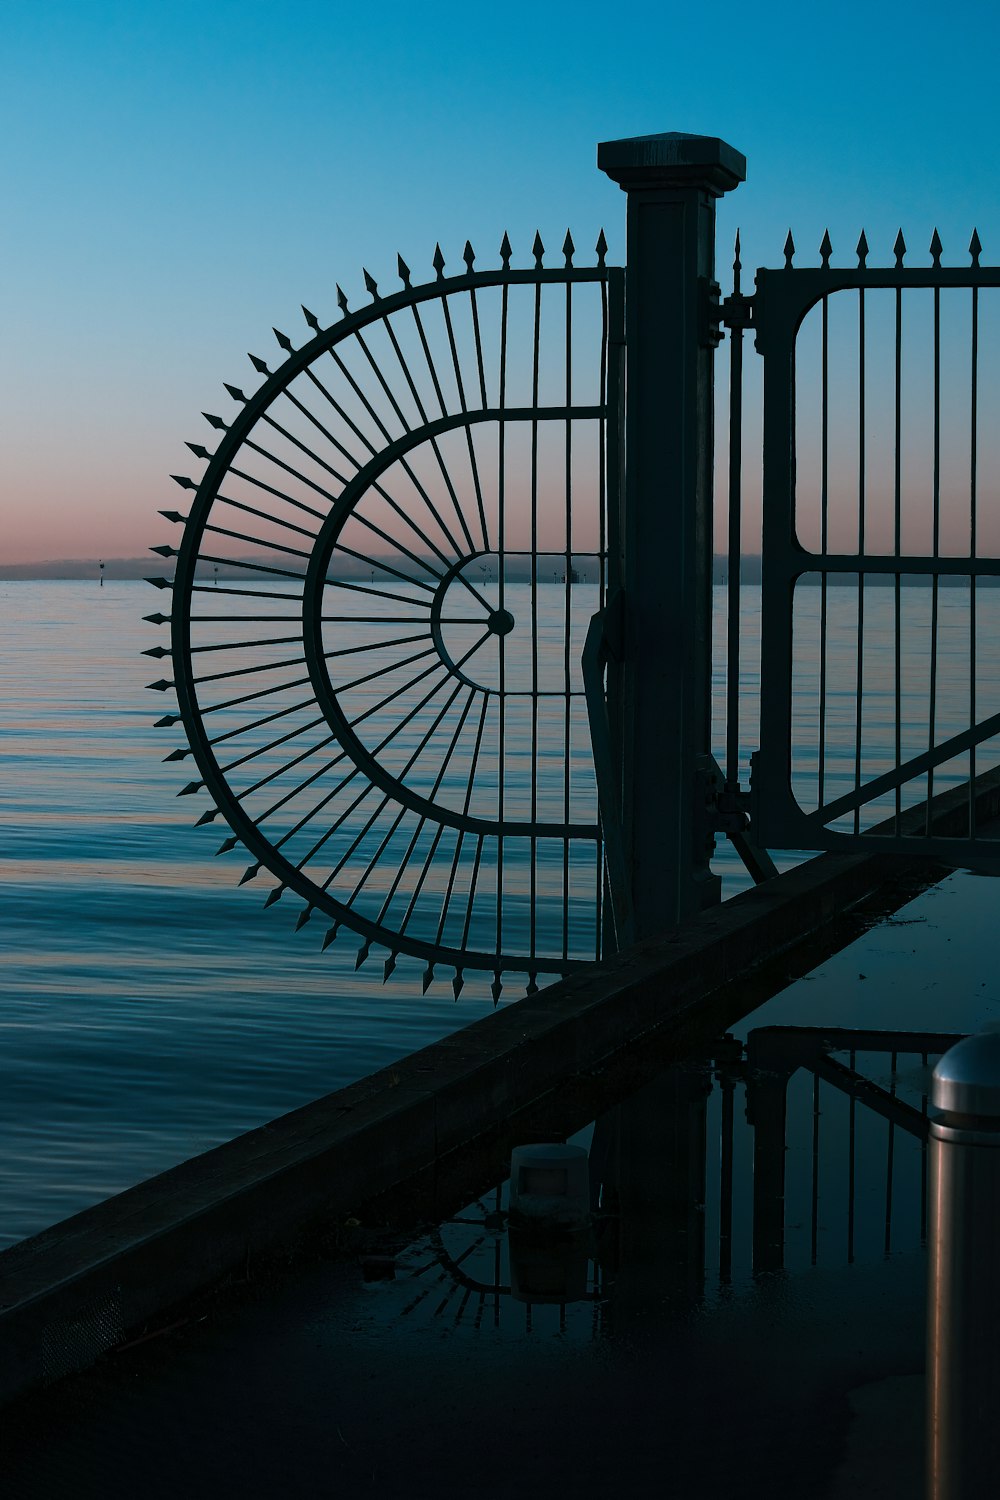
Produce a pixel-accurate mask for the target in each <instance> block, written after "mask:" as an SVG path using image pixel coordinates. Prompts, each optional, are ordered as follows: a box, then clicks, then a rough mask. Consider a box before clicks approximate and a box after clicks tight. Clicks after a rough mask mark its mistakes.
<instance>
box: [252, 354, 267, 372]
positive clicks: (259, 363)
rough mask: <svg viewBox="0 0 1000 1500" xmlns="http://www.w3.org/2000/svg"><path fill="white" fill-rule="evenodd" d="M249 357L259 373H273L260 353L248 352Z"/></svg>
mask: <svg viewBox="0 0 1000 1500" xmlns="http://www.w3.org/2000/svg"><path fill="white" fill-rule="evenodd" d="M247 359H248V360H249V361H250V363H251V364H252V365H253V367H254V369H255V370H256V371H257V374H258V375H270V373H271V372H270V370H269V369H268V368H267V365H266V364H265V363H264V361H263V360H262V359H261V358H259V356H258V355H256V354H249V353H248V354H247Z"/></svg>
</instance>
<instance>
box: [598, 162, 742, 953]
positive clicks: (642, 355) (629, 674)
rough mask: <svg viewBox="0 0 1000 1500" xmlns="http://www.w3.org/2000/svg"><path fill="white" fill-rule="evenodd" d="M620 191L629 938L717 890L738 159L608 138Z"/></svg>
mask: <svg viewBox="0 0 1000 1500" xmlns="http://www.w3.org/2000/svg"><path fill="white" fill-rule="evenodd" d="M597 164H598V167H600V169H601V170H602V171H604V172H606V173H607V174H608V176H609V177H611V178H612V179H613V180H614V181H615V182H617V183H618V184H619V186H620V187H621V188H622V189H623V191H624V192H625V193H627V195H628V211H627V258H626V271H625V299H626V311H625V342H626V406H625V413H626V414H625V493H624V497H623V504H622V513H621V517H620V535H621V538H622V556H621V558H620V559H618V560H617V562H618V564H619V566H620V569H621V574H620V576H621V579H622V588H623V594H624V626H625V630H624V661H623V664H622V705H623V722H622V725H621V744H622V766H621V774H622V782H621V784H622V809H621V811H622V825H623V831H624V841H625V852H626V860H627V866H628V871H629V876H630V879H631V885H632V909H633V913H634V919H635V936H636V937H637V938H644V937H649V936H651V935H652V934H654V933H656V932H662V931H663V930H664V929H665V928H669V927H672V926H676V925H677V924H679V923H680V922H683V921H685V920H688V919H689V918H691V917H693V916H695V915H696V914H697V913H698V912H699V911H700V910H702V908H703V907H705V906H707V905H711V904H713V903H714V902H715V901H717V900H718V899H719V881H718V878H717V877H715V876H713V875H712V873H711V870H710V868H709V859H710V857H711V853H712V844H713V841H712V837H711V831H710V826H709V825H707V824H706V821H705V818H704V810H705V797H704V791H702V793H701V809H700V814H699V807H698V797H699V791H698V787H699V770H700V768H701V766H702V765H703V764H704V763H703V761H702V760H701V757H703V756H705V755H706V754H708V753H709V752H710V750H711V690H712V486H713V438H714V411H713V404H714V373H713V362H714V353H715V349H714V345H715V339H714V338H713V337H712V334H711V330H710V325H709V317H708V313H709V289H710V287H711V285H712V284H713V281H714V272H715V200H716V198H718V197H721V195H722V194H723V193H726V192H728V191H729V190H730V189H731V188H735V187H737V186H738V185H739V183H741V182H742V181H743V180H744V178H745V177H746V161H745V159H744V157H743V156H741V154H740V153H739V152H738V151H736V150H734V149H733V147H732V146H729V145H727V144H726V142H725V141H721V140H718V139H717V138H716V137H714V136H698V135H681V134H677V133H670V134H666V135H649V136H637V137H634V138H632V139H628V140H620V141H604V142H603V143H602V144H601V145H599V146H598V148H597Z"/></svg>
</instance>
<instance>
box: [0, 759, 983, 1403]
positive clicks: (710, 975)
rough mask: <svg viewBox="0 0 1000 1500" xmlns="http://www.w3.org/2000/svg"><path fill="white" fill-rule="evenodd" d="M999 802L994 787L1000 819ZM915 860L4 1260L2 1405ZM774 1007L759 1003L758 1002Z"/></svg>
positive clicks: (724, 927) (355, 1094)
mask: <svg viewBox="0 0 1000 1500" xmlns="http://www.w3.org/2000/svg"><path fill="white" fill-rule="evenodd" d="M946 795H947V798H952V797H954V796H956V795H957V794H953V793H949V794H946ZM937 800H938V799H935V801H936V802H937ZM994 801H997V802H1000V790H998V787H997V786H992V785H991V787H990V788H989V791H988V794H987V793H984V797H983V816H984V817H985V816H987V815H988V814H990V812H991V811H992V812H993V813H995V812H996V810H997V809H996V808H995V807H993V805H992V804H993V802H994ZM949 808H950V803H949ZM905 868H906V865H905V863H901V862H900V861H899V859H898V858H894V857H893V856H875V857H862V856H840V855H827V856H824V857H822V858H819V859H814V860H811V861H809V862H808V863H806V864H804V865H801V866H799V868H798V869H795V870H792V871H789V872H787V873H786V874H784V875H780V876H777V877H776V878H774V879H773V880H770V881H768V882H767V883H766V884H764V885H762V886H758V887H757V888H756V889H755V890H751V891H747V892H745V893H744V894H743V895H741V896H739V897H737V898H736V899H735V900H733V901H730V902H727V903H726V904H725V905H724V906H721V907H718V908H716V909H715V910H713V911H711V912H709V913H706V914H705V915H704V916H703V917H702V918H701V919H700V920H699V921H697V922H695V923H693V924H691V926H690V927H688V928H685V929H683V930H682V931H679V932H677V933H676V934H674V935H672V936H669V937H665V938H661V939H657V940H655V941H651V942H648V943H645V944H642V945H640V946H638V947H636V948H634V949H632V950H631V951H630V952H628V953H627V954H624V955H621V956H620V957H618V958H616V959H614V960H612V961H610V962H608V963H605V964H602V965H600V966H595V968H594V969H593V970H592V971H589V972H587V973H586V974H582V975H578V976H575V977H573V978H571V979H567V980H564V981H562V982H561V983H559V984H555V985H552V986H551V987H550V988H548V989H546V990H544V991H542V992H541V993H539V994H537V995H534V996H532V997H530V998H527V999H524V1000H521V1001H519V1002H517V1003H516V1004H514V1005H511V1006H509V1007H507V1008H505V1009H503V1010H500V1011H498V1012H496V1013H495V1014H493V1015H491V1016H487V1017H485V1018H484V1019H482V1020H480V1021H477V1022H474V1023H473V1024H472V1025H470V1026H467V1027H465V1028H464V1029H463V1030H461V1031H458V1032H456V1033H454V1034H453V1035H452V1036H449V1037H447V1038H445V1039H444V1040H443V1041H440V1042H436V1043H434V1045H432V1046H430V1047H425V1048H423V1049H422V1050H421V1051H419V1052H416V1053H413V1054H412V1055H411V1056H410V1057H408V1058H406V1059H404V1060H403V1061H401V1062H400V1063H398V1064H397V1065H395V1066H393V1067H390V1068H386V1069H383V1070H382V1071H381V1072H378V1073H375V1074H372V1075H371V1076H369V1077H368V1078H365V1079H362V1080H361V1081H360V1082H358V1083H355V1084H352V1085H351V1086H350V1087H348V1088H345V1089H340V1090H338V1091H337V1092H336V1093H332V1094H329V1095H327V1096H326V1097H325V1098H323V1099H319V1100H316V1101H315V1102H314V1103H312V1104H309V1105H306V1106H305V1107H304V1108H302V1109H298V1110H294V1111H293V1112H292V1113H290V1114H287V1115H284V1116H282V1117H281V1118H280V1119H278V1120H275V1121H273V1122H272V1123H270V1124H269V1125H265V1126H262V1127H261V1128H259V1129H257V1130H252V1131H249V1132H248V1133H247V1134H245V1135H242V1136H239V1137H237V1138H236V1139H235V1140H233V1141H230V1142H228V1143H227V1144H225V1145H223V1146H219V1147H216V1148H215V1149H214V1150H212V1151H209V1152H206V1153H205V1154H204V1155H202V1156H199V1157H195V1158H193V1159H192V1160H191V1161H188V1162H185V1163H183V1164H182V1165H180V1166H178V1167H174V1168H172V1169H171V1170H170V1171H168V1172H163V1173H161V1174H160V1175H159V1176H157V1177H154V1178H151V1179H149V1180H148V1181H146V1182H143V1183H140V1184H139V1185H138V1186H136V1187H134V1188H130V1189H128V1191H126V1192H124V1193H120V1194H118V1195H117V1196H116V1197H114V1198H110V1199H108V1200H106V1201H105V1202H103V1203H99V1204H97V1205H96V1206H95V1207H93V1208H90V1209H87V1210H85V1211H84V1212H83V1213H79V1214H76V1215H74V1217H72V1218H70V1219H67V1220H65V1221H64V1222H62V1223H61V1224H57V1225H54V1226H53V1227H52V1228H51V1229H48V1230H45V1231H44V1232H43V1233H42V1234H39V1235H36V1236H34V1237H33V1238H31V1239H29V1240H24V1241H22V1242H21V1243H20V1244H18V1245H15V1246H13V1247H12V1248H11V1249H9V1250H6V1251H4V1252H3V1253H2V1254H0V1402H5V1401H9V1400H11V1399H12V1398H13V1397H15V1396H16V1395H18V1394H20V1393H22V1392H24V1391H27V1390H29V1389H30V1388H32V1387H34V1386H36V1385H38V1384H40V1383H43V1382H44V1381H47V1380H51V1379H55V1378H58V1377H59V1376H62V1375H64V1374H68V1373H69V1372H71V1371H72V1370H75V1369H82V1368H84V1367H85V1366H86V1365H88V1364H90V1363H92V1362H93V1361H94V1359H96V1358H97V1357H98V1356H99V1355H100V1354H101V1353H103V1352H104V1351H105V1350H106V1349H108V1348H110V1347H111V1346H113V1345H114V1344H115V1343H117V1342H120V1341H121V1339H122V1338H123V1337H124V1336H125V1334H126V1332H127V1331H128V1330H130V1329H134V1328H136V1327H137V1326H139V1325H141V1324H143V1323H145V1322H146V1321H148V1320H149V1319H150V1318H152V1317H154V1316H156V1315H157V1314H160V1313H162V1312H163V1311H164V1310H165V1309H166V1308H168V1307H170V1306H172V1305H173V1304H175V1303H177V1302H179V1301H181V1300H182V1299H184V1298H186V1297H189V1296H191V1295H192V1294H194V1293H196V1292H198V1291H201V1290H203V1289H205V1288H207V1287H209V1286H211V1285H212V1284H213V1283H217V1282H219V1281H221V1280H222V1279H223V1278H224V1277H226V1276H227V1275H229V1274H231V1273H232V1272H234V1271H237V1270H239V1269H241V1268H242V1267H243V1266H244V1265H245V1263H246V1260H247V1257H248V1256H251V1255H253V1256H256V1255H259V1254H261V1253H262V1252H265V1253H266V1252H269V1251H274V1250H276V1249H278V1248H279V1247H281V1246H283V1245H287V1244H289V1243H290V1242H293V1241H294V1240H295V1239H297V1238H298V1237H299V1236H300V1235H301V1234H302V1232H303V1231H304V1230H305V1229H307V1228H309V1227H310V1226H317V1225H322V1224H330V1223H334V1222H336V1221H338V1220H340V1219H342V1218H343V1217H344V1216H345V1215H347V1214H349V1213H351V1212H352V1211H356V1210H357V1209H358V1208H360V1207H361V1205H363V1204H364V1203H365V1202H368V1201H371V1200H372V1199H374V1198H376V1197H378V1196H379V1195H380V1194H383V1193H385V1192H387V1191H389V1190H391V1189H392V1188H393V1187H395V1186H396V1185H398V1184H400V1183H403V1182H405V1181H407V1180H408V1179H410V1178H412V1177H414V1176H416V1175H417V1174H419V1173H421V1172H425V1171H426V1170H427V1168H428V1167H430V1166H432V1165H433V1164H434V1163H435V1162H437V1161H439V1160H440V1159H441V1158H442V1157H444V1156H445V1155H447V1154H448V1153H449V1152H453V1151H455V1150H456V1149H457V1148H459V1147H461V1146H464V1145H467V1144H469V1143H471V1142H473V1141H475V1140H476V1139H477V1138H480V1137H484V1136H486V1135H487V1134H488V1133H489V1132H490V1131H491V1130H495V1128H496V1124H497V1122H498V1121H499V1120H503V1119H505V1118H507V1117H509V1116H511V1115H513V1114H515V1113H517V1112H518V1111H521V1110H523V1109H525V1108H526V1107H527V1106H529V1105H531V1104H532V1103H533V1102H534V1101H536V1100H539V1099H541V1098H542V1097H544V1096H545V1095H546V1094H547V1093H549V1092H550V1091H551V1090H552V1089H553V1088H554V1087H555V1086H556V1085H558V1084H559V1083H560V1082H561V1081H562V1080H565V1079H566V1078H568V1077H570V1076H571V1075H573V1074H575V1073H578V1072H580V1071H582V1070H586V1069H589V1068H594V1067H596V1066H598V1065H600V1064H601V1063H603V1062H606V1061H607V1060H608V1059H610V1058H612V1057H614V1056H615V1055H616V1054H618V1053H620V1052H621V1051H622V1050H623V1049H625V1048H626V1047H628V1046H630V1045H632V1044H634V1043H635V1042H636V1041H637V1040H638V1039H639V1038H641V1037H642V1036H644V1035H648V1034H650V1033H654V1032H655V1033H657V1034H661V1035H662V1034H663V1033H664V1032H665V1031H672V1030H675V1031H676V1032H677V1033H678V1035H680V1034H683V1033H684V1032H685V1031H686V1030H688V1029H689V1028H690V1027H691V1025H692V1022H693V1020H694V1018H696V1017H697V1015H698V1014H699V1012H701V1011H703V1010H704V1009H705V1007H706V1002H707V1001H708V1000H709V998H710V997H712V996H714V995H718V994H719V992H720V991H724V990H726V989H727V987H728V988H730V989H732V988H734V987H735V988H736V990H737V993H738V992H739V990H740V989H741V988H745V989H747V990H749V988H750V985H749V979H750V976H751V975H752V974H753V972H754V971H755V970H757V969H759V968H760V967H761V965H763V964H764V963H766V962H770V961H772V960H773V959H774V957H775V956H776V955H778V954H780V953H782V952H783V951H785V950H787V949H788V948H789V947H790V946H792V945H794V944H797V943H800V942H801V941H802V940H803V939H804V938H806V937H807V936H809V935H810V934H816V933H818V932H820V931H821V930H822V929H824V928H827V927H829V926H831V925H832V924H833V923H835V922H836V921H837V920H839V919H840V918H841V917H842V915H843V913H844V911H845V910H846V909H847V908H849V907H850V906H852V905H854V904H856V903H857V902H859V901H861V900H862V899H864V898H865V897H866V896H869V895H871V893H872V892H873V891H875V890H877V889H878V888H879V887H880V886H881V885H883V884H884V883H886V882H887V881H890V880H892V879H894V878H895V879H898V877H899V875H900V873H901V871H902V870H903V869H905ZM922 868H923V869H924V871H925V872H926V876H927V880H928V881H929V880H930V879H932V878H935V877H936V876H938V875H940V874H942V873H944V872H943V871H941V870H940V869H935V867H928V866H923V867H922ZM902 899H904V898H903V897H900V900H902ZM757 1003H759V996H757V997H755V998H753V999H751V998H750V996H749V994H748V995H747V1003H746V1004H745V1005H744V1007H743V1010H744V1011H745V1010H748V1009H751V1008H753V1006H754V1005H756V1004H757ZM736 1013H740V1012H739V1008H738V1007H737V1010H736Z"/></svg>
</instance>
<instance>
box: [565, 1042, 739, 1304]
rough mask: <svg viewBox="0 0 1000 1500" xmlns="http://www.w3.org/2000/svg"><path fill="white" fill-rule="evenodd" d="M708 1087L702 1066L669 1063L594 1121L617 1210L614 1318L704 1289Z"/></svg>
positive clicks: (607, 1197)
mask: <svg viewBox="0 0 1000 1500" xmlns="http://www.w3.org/2000/svg"><path fill="white" fill-rule="evenodd" d="M710 1089H711V1079H710V1075H709V1073H708V1070H707V1068H706V1067H705V1066H702V1065H698V1064H684V1065H681V1066H677V1067H673V1068H669V1069H668V1070H667V1071H666V1073H664V1074H663V1075H661V1076H660V1077H659V1078H657V1079H656V1081H655V1082H653V1083H651V1084H648V1085H647V1086H646V1087H645V1088H643V1089H640V1090H639V1092H638V1093H636V1094H633V1096H632V1097H631V1098H630V1099H627V1100H626V1101H625V1102H624V1103H623V1104H620V1105H619V1106H618V1107H617V1109H614V1110H612V1111H610V1112H609V1114H608V1115H606V1116H604V1117H603V1119H602V1120H600V1121H599V1122H598V1126H597V1129H596V1130H595V1132H594V1147H593V1151H594V1152H595V1153H598V1154H600V1153H601V1152H602V1151H606V1164H605V1165H604V1168H603V1172H602V1177H603V1186H604V1202H605V1205H608V1204H609V1203H610V1204H611V1205H614V1206H617V1210H618V1214H619V1236H618V1267H617V1270H616V1272H615V1276H614V1294H613V1306H614V1316H615V1318H616V1319H619V1318H625V1319H627V1320H629V1321H633V1320H636V1321H638V1320H647V1319H648V1317H649V1314H650V1310H651V1308H652V1307H655V1306H658V1305H661V1304H662V1303H663V1302H664V1300H665V1299H666V1298H668V1297H670V1296H671V1294H672V1295H673V1296H675V1297H676V1296H681V1297H683V1299H684V1300H685V1301H687V1300H696V1299H697V1298H698V1297H700V1296H701V1294H702V1291H703V1288H704V1280H705V1144H706V1099H707V1097H708V1093H709V1091H710Z"/></svg>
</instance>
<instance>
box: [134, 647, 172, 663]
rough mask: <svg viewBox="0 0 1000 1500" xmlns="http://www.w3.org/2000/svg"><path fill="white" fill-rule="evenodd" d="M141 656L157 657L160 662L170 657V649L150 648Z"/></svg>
mask: <svg viewBox="0 0 1000 1500" xmlns="http://www.w3.org/2000/svg"><path fill="white" fill-rule="evenodd" d="M141 654H142V655H143V656H155V657H156V658H157V660H158V661H162V660H163V658H164V657H165V656H169V655H170V647H169V646H150V648H149V650H148V651H143V652H142V653H141Z"/></svg>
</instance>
